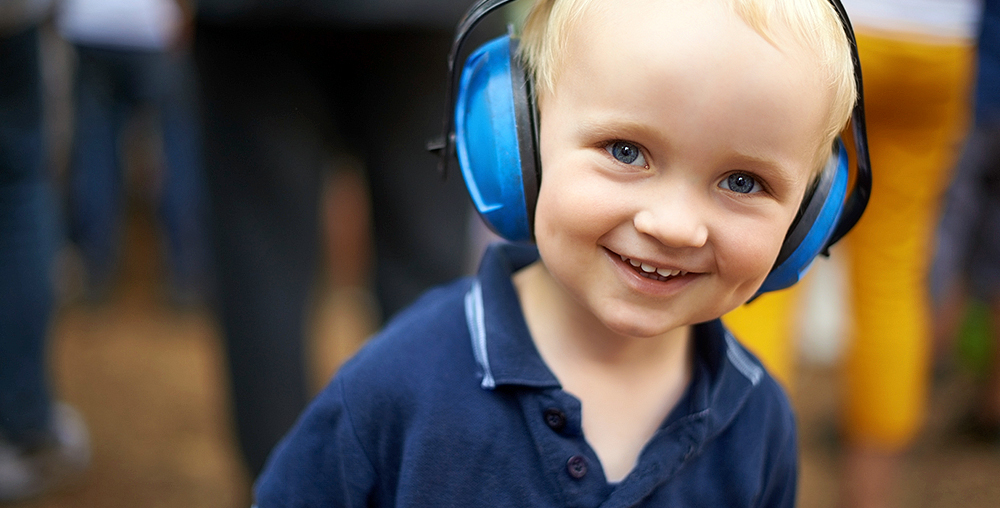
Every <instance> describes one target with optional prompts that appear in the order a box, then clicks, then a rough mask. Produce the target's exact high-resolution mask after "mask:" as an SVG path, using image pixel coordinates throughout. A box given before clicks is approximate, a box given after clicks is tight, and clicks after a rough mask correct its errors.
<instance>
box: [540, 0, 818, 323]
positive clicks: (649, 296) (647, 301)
mask: <svg viewBox="0 0 1000 508" xmlns="http://www.w3.org/2000/svg"><path fill="white" fill-rule="evenodd" d="M808 62H809V57H808V56H807V53H806V52H805V50H803V49H801V48H799V47H797V46H795V45H790V44H784V45H782V46H781V47H780V48H775V47H774V46H772V45H770V44H769V43H768V42H767V41H765V40H764V39H763V38H762V37H761V36H760V35H758V34H757V33H756V32H754V31H753V30H752V29H751V28H749V27H748V26H747V25H746V24H745V23H744V22H743V21H742V20H740V19H739V18H738V17H737V16H736V15H735V14H733V13H732V12H730V10H729V8H728V7H727V6H726V5H725V4H724V2H706V1H703V0H691V1H684V0H678V1H670V2H663V1H659V0H629V1H623V0H607V1H604V2H601V4H600V5H599V6H597V8H596V9H590V10H589V11H588V12H587V13H586V14H585V15H584V17H583V18H582V20H581V21H580V22H579V23H578V24H575V25H574V27H573V32H572V34H571V36H570V40H569V45H568V49H567V50H566V53H565V58H564V59H563V60H562V61H561V62H560V64H559V67H558V73H557V81H556V84H555V88H554V90H553V92H552V93H546V94H543V95H542V96H541V97H540V104H539V111H540V115H541V116H540V118H541V131H540V149H541V158H542V168H543V177H542V184H541V188H540V191H539V197H538V205H537V208H536V215H535V235H536V241H537V244H538V248H539V251H540V252H541V255H542V259H543V261H544V263H545V266H546V268H547V270H548V271H549V272H550V273H551V274H552V275H553V277H554V278H555V280H556V281H557V282H558V283H559V285H560V286H561V287H562V288H563V290H564V291H563V293H564V294H566V296H568V297H570V298H572V300H573V301H574V305H578V306H581V307H583V308H584V309H585V310H587V311H589V312H590V313H592V314H593V315H595V316H596V317H597V318H598V319H599V320H600V321H601V322H602V323H604V325H605V326H607V327H608V328H610V329H611V330H613V331H615V332H617V333H621V334H624V335H629V336H655V335H659V334H662V333H665V332H667V331H670V330H672V329H674V328H676V327H678V326H683V325H688V324H693V323H697V322H702V321H706V320H709V319H713V318H716V317H718V316H720V315H722V314H724V313H725V312H728V311H729V310H731V309H733V308H735V307H737V306H739V305H740V304H742V303H743V302H745V301H746V300H747V299H749V298H750V296H752V295H753V293H754V292H755V291H756V290H757V288H758V287H759V286H760V284H761V282H762V281H763V280H764V277H765V276H766V275H767V273H768V272H769V271H770V269H771V267H772V265H773V263H774V260H775V258H776V257H777V254H778V250H779V248H780V246H781V243H782V240H783V239H784V236H785V233H786V231H787V230H788V227H789V225H790V224H791V221H792V219H793V217H794V216H795V213H796V211H797V209H798V207H799V204H800V202H801V200H802V196H803V194H804V192H805V189H806V186H807V184H808V182H809V180H810V175H811V174H812V172H813V168H814V167H815V165H816V160H817V152H818V150H819V147H820V144H821V143H822V130H823V126H824V123H825V121H826V114H827V107H826V105H827V104H828V103H829V97H828V95H827V91H826V89H825V88H824V87H823V86H822V85H821V84H820V82H819V80H818V78H816V77H815V75H816V74H817V72H816V71H815V68H814V67H812V66H810V65H809V64H808ZM637 263H638V264H640V266H639V267H636V266H635V265H636V264H637ZM649 270H653V271H654V273H653V274H649V273H646V272H648V271H649ZM678 271H680V274H678V275H672V276H671V275H670V274H672V273H675V272H678Z"/></svg>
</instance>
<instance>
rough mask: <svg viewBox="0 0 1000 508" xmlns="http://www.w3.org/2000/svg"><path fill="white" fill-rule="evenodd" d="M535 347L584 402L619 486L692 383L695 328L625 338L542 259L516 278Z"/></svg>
mask: <svg viewBox="0 0 1000 508" xmlns="http://www.w3.org/2000/svg"><path fill="white" fill-rule="evenodd" d="M514 285H515V287H516V288H517V292H518V295H519V297H520V300H521V306H522V308H523V310H524V317H525V320H526V321H527V324H528V329H529V330H530V331H531V335H532V338H533V340H534V342H535V347H536V348H537V349H538V352H539V354H540V355H541V356H542V359H543V360H545V363H546V364H547V365H548V367H549V369H551V370H552V373H553V374H554V375H555V376H556V378H557V379H558V380H559V382H560V384H561V385H562V387H563V389H564V390H565V391H567V392H569V393H571V394H573V395H574V396H576V397H577V398H578V399H579V400H580V403H581V407H582V418H583V432H584V436H585V437H586V439H587V442H588V443H589V444H590V445H591V447H592V448H593V449H594V452H595V453H597V456H598V458H600V460H601V465H602V468H603V470H604V474H605V477H606V478H607V479H608V481H612V482H617V481H620V480H622V479H624V478H625V476H627V475H628V473H629V472H630V471H631V470H632V468H633V467H634V466H635V463H636V461H637V460H638V457H639V454H640V453H641V452H642V449H643V448H644V447H645V445H646V443H647V442H648V441H649V440H650V438H652V437H653V434H655V433H656V430H657V429H658V428H659V427H660V425H661V424H662V423H663V420H664V419H666V417H667V415H668V414H670V411H671V410H672V409H673V408H674V406H675V405H677V402H678V401H679V400H680V399H681V396H682V395H683V394H684V391H685V390H686V388H687V385H688V383H689V382H690V380H691V372H692V365H693V357H692V355H693V347H692V344H691V343H692V339H691V327H690V326H684V327H680V328H676V329H674V330H671V331H670V332H667V333H666V334H663V335H661V336H659V337H625V336H622V335H619V334H616V333H614V332H613V331H611V330H610V329H608V328H607V327H605V326H604V325H603V324H602V323H601V322H600V321H599V320H598V319H597V317H595V316H594V315H593V314H591V313H589V312H587V311H586V309H585V308H584V307H583V306H581V305H579V304H578V303H576V302H575V301H574V300H573V299H572V298H571V297H570V296H569V295H568V294H566V292H565V291H564V290H563V289H562V288H561V287H560V286H559V285H558V284H557V283H556V282H555V280H554V279H553V278H552V277H551V275H550V274H549V273H548V271H547V270H546V269H545V266H544V264H543V263H541V262H537V263H535V264H532V265H530V266H528V267H525V268H524V269H522V270H521V271H519V272H518V273H516V274H515V275H514Z"/></svg>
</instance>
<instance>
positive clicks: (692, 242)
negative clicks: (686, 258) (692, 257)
mask: <svg viewBox="0 0 1000 508" xmlns="http://www.w3.org/2000/svg"><path fill="white" fill-rule="evenodd" d="M674 194H675V195H674V196H671V197H669V198H664V197H660V198H659V199H657V202H656V204H655V205H653V206H646V207H643V208H642V209H640V210H639V211H638V212H636V214H635V217H634V218H633V219H632V222H633V224H634V225H635V228H636V230H638V231H639V232H640V233H642V234H644V235H648V236H650V237H653V238H655V239H656V240H657V241H659V242H660V243H662V244H663V245H666V246H668V247H676V248H681V247H702V246H704V245H705V243H706V242H707V241H708V225H707V224H706V223H705V220H704V217H703V216H702V215H703V214H702V213H700V210H704V207H703V206H697V204H696V203H694V202H692V200H691V199H689V198H687V197H682V196H678V195H677V194H679V193H674Z"/></svg>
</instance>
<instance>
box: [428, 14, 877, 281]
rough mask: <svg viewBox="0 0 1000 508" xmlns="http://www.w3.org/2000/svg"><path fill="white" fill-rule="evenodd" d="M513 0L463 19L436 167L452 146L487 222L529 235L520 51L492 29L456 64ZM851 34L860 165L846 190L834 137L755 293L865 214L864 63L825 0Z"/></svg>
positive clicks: (506, 233) (535, 175)
mask: <svg viewBox="0 0 1000 508" xmlns="http://www.w3.org/2000/svg"><path fill="white" fill-rule="evenodd" d="M510 1H511V0H481V1H479V2H477V3H476V4H475V5H473V6H472V8H471V9H470V10H469V12H468V13H467V14H466V17H465V18H463V20H462V22H461V23H460V24H459V28H458V31H457V33H456V37H455V42H454V45H453V46H452V51H451V54H450V56H449V71H450V73H451V74H450V83H451V87H450V89H449V95H448V105H449V107H450V108H451V109H449V111H448V113H447V116H446V118H445V122H444V123H445V133H446V135H445V136H444V140H443V142H442V143H439V144H438V146H436V147H435V148H436V149H440V150H441V151H442V153H441V154H440V155H441V168H442V172H444V173H446V172H447V168H448V165H449V162H450V159H451V157H452V153H453V152H454V155H457V158H458V162H459V166H460V168H461V171H462V175H463V177H464V179H465V182H466V186H467V187H468V189H469V194H470V196H471V197H472V201H473V204H474V205H475V207H476V210H477V211H478V212H479V214H480V216H482V218H483V220H484V221H485V222H486V224H487V225H488V226H489V227H490V228H491V229H492V230H493V231H495V232H496V233H497V234H499V235H500V236H501V237H503V238H505V239H507V240H510V241H525V242H527V241H531V240H532V239H533V235H532V226H533V222H534V208H535V201H536V199H537V196H538V186H539V184H540V181H541V177H542V168H541V164H540V161H539V155H538V133H537V114H538V113H537V108H536V106H535V101H534V93H533V88H532V84H531V79H530V76H529V75H528V74H526V73H525V71H524V69H523V66H522V65H521V62H520V61H519V58H518V56H517V51H516V47H517V46H516V45H517V40H516V39H515V38H513V37H511V36H510V35H505V36H502V37H499V38H497V39H494V40H492V41H490V42H488V43H486V44H484V45H483V46H481V47H479V48H478V49H476V50H475V51H473V52H472V53H471V54H470V55H469V57H468V58H467V60H466V63H465V65H464V67H463V68H462V71H461V73H458V74H456V73H455V61H456V59H457V57H458V55H459V52H460V51H461V47H462V43H463V42H464V40H465V38H466V37H467V36H468V33H469V32H470V31H471V30H472V28H473V27H474V26H475V25H476V24H477V23H478V22H479V20H481V19H482V17H483V16H485V15H487V14H488V13H490V12H492V11H493V10H495V9H497V8H499V7H500V6H502V5H504V4H506V3H509V2H510ZM830 2H831V4H832V5H833V7H834V8H835V10H836V11H837V13H838V15H839V16H840V19H841V23H842V25H843V26H844V30H845V33H846V36H847V37H848V40H849V42H850V44H851V51H852V57H853V60H854V70H855V81H856V83H857V88H858V101H857V103H856V105H855V107H854V110H853V112H852V115H851V125H852V128H853V139H854V144H855V154H856V158H857V164H856V167H857V170H856V172H855V180H854V186H853V189H852V190H851V192H850V195H848V193H847V184H848V173H849V169H848V167H849V165H848V160H847V151H846V150H845V148H844V146H843V144H842V143H841V142H840V140H839V139H838V140H837V141H835V142H834V145H833V147H832V148H831V151H830V157H829V159H828V161H827V163H826V165H825V167H824V168H823V170H822V171H821V172H820V173H819V175H818V176H817V178H816V180H815V181H814V182H813V184H812V185H811V186H810V188H809V190H808V191H807V193H806V196H805V197H804V199H803V201H802V205H801V206H800V208H799V213H798V214H797V216H796V217H795V220H794V221H793V222H792V224H791V226H790V227H789V230H788V233H787V234H786V236H785V240H784V242H783V244H782V247H781V249H780V251H779V254H778V258H777V259H776V260H775V264H774V267H773V268H772V269H771V272H770V273H769V274H768V276H767V278H766V279H765V280H764V283H763V284H762V285H761V288H760V290H759V291H758V293H757V294H758V295H759V294H761V293H763V292H767V291H775V290H779V289H784V288H787V287H789V286H791V285H792V284H794V283H796V282H798V281H799V280H800V279H801V278H802V277H803V276H804V275H805V273H806V271H807V270H808V269H809V267H810V266H811V265H812V261H813V260H814V259H815V258H816V257H817V256H818V255H819V254H821V253H822V254H824V255H826V254H828V249H829V248H830V246H831V245H833V244H834V243H836V242H837V241H838V240H840V238H842V237H843V236H844V235H845V234H846V233H847V232H848V231H850V229H851V228H852V227H853V226H854V224H856V223H857V221H858V220H859V219H860V218H861V214H862V213H863V212H864V209H865V206H866V205H867V203H868V198H869V195H870V192H871V170H870V165H869V160H868V147H867V133H866V131H865V123H864V101H863V91H862V87H861V85H862V83H861V65H860V61H859V60H858V56H857V45H856V43H855V40H854V31H853V28H852V27H851V24H850V21H849V20H848V18H847V13H846V11H845V10H844V8H843V6H842V5H841V4H840V1H839V0H830Z"/></svg>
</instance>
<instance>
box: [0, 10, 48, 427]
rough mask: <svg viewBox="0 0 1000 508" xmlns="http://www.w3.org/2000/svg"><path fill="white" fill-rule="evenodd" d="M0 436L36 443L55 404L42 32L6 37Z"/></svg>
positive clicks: (1, 47)
mask: <svg viewBox="0 0 1000 508" xmlns="http://www.w3.org/2000/svg"><path fill="white" fill-rule="evenodd" d="M0 69H3V72H4V77H3V79H0V437H2V438H6V439H8V440H11V441H14V442H17V443H22V444H24V445H25V446H34V445H37V444H38V442H39V441H41V440H42V439H44V438H45V437H46V436H45V434H46V433H47V431H48V424H49V412H50V407H51V405H52V401H51V398H50V394H49V386H48V378H47V371H46V355H45V354H46V348H45V344H46V340H47V337H46V335H47V332H48V324H49V316H50V314H51V311H52V305H53V294H52V292H53V286H52V284H53V281H52V273H51V268H52V261H53V256H54V253H55V236H56V227H55V216H54V213H53V210H54V202H53V200H52V196H51V190H50V188H49V181H48V178H47V175H46V172H45V169H44V168H45V156H44V148H43V128H42V97H41V83H40V75H39V69H38V32H37V30H35V29H32V30H29V31H27V32H24V33H21V34H18V35H13V36H10V37H9V38H0Z"/></svg>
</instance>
